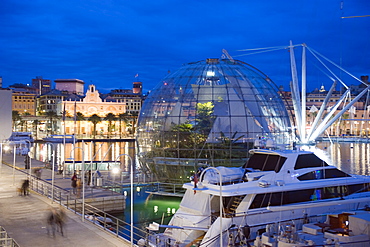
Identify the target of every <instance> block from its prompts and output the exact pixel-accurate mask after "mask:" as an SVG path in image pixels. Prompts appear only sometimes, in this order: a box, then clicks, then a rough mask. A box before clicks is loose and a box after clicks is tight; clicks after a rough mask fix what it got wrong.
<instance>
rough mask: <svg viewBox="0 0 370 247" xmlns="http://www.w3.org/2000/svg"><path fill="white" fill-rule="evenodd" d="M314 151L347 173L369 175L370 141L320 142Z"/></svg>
mask: <svg viewBox="0 0 370 247" xmlns="http://www.w3.org/2000/svg"><path fill="white" fill-rule="evenodd" d="M316 147H317V148H316V151H319V152H316V151H315V153H316V154H317V155H318V156H319V157H320V158H322V159H324V160H325V161H329V162H328V164H331V165H334V166H336V167H337V168H338V169H340V170H343V171H344V172H347V173H352V174H358V175H369V174H370V172H369V160H370V143H349V142H342V143H338V142H337V143H330V142H320V143H318V144H317V145H316Z"/></svg>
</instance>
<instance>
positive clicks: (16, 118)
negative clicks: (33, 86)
mask: <svg viewBox="0 0 370 247" xmlns="http://www.w3.org/2000/svg"><path fill="white" fill-rule="evenodd" d="M12 120H13V131H16V130H17V126H18V125H19V123H20V122H21V121H22V117H21V114H19V112H18V111H12Z"/></svg>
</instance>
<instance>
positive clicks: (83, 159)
mask: <svg viewBox="0 0 370 247" xmlns="http://www.w3.org/2000/svg"><path fill="white" fill-rule="evenodd" d="M83 144H84V143H83V141H82V146H84V145H83ZM77 148H78V149H81V152H82V163H81V164H82V222H84V221H85V151H84V149H83V148H81V147H74V148H72V150H71V153H72V151H74V150H75V149H77ZM73 154H74V153H73ZM73 157H74V155H73ZM73 160H74V159H73Z"/></svg>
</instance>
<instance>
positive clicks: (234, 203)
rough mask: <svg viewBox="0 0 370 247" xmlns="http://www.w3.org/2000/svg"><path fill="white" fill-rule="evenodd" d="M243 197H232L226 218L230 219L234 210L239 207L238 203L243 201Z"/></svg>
mask: <svg viewBox="0 0 370 247" xmlns="http://www.w3.org/2000/svg"><path fill="white" fill-rule="evenodd" d="M244 197H245V195H241V196H234V197H233V198H232V200H231V201H230V203H229V205H230V206H229V207H228V216H227V217H232V216H234V215H235V212H236V209H237V208H238V207H239V205H240V203H241V202H242V201H243V199H244Z"/></svg>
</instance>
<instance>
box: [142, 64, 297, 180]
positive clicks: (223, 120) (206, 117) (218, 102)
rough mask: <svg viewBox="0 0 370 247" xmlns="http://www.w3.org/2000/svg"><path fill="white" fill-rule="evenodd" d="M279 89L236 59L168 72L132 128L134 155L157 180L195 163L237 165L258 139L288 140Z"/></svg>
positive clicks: (180, 174) (182, 174) (184, 176)
mask: <svg viewBox="0 0 370 247" xmlns="http://www.w3.org/2000/svg"><path fill="white" fill-rule="evenodd" d="M278 91H279V89H278V87H277V86H276V85H275V84H274V83H273V82H272V81H271V80H270V79H269V78H268V77H267V76H266V75H265V74H264V73H262V72H261V71H259V70H258V69H256V68H254V67H253V66H251V65H249V64H247V63H244V62H242V61H238V60H228V59H207V60H202V61H198V62H193V63H188V64H186V65H184V66H182V67H181V68H180V69H179V70H177V71H176V72H173V73H170V74H168V75H167V76H166V77H165V78H164V79H163V80H162V81H161V82H160V83H159V84H158V85H157V86H156V87H155V88H154V89H153V90H152V92H151V93H150V94H149V96H148V97H147V99H146V100H145V102H144V104H143V107H142V110H141V112H140V116H139V120H138V128H137V144H138V159H139V162H140V164H141V165H142V168H143V169H144V171H147V172H150V173H152V174H154V175H156V178H157V179H158V180H159V181H168V182H179V183H182V182H184V181H186V180H187V181H188V178H189V177H190V176H191V175H192V174H193V173H194V172H195V171H196V170H197V169H198V167H200V166H205V165H211V166H241V165H243V164H244V163H245V161H246V159H247V157H248V150H249V149H250V148H252V147H253V143H254V141H255V139H256V138H257V137H259V138H262V139H263V138H266V137H267V138H271V139H273V140H274V141H275V143H276V144H286V143H288V142H289V141H290V137H291V136H290V131H291V128H290V120H289V115H288V112H287V110H286V107H285V105H284V103H283V101H282V98H281V96H280V94H279V93H278Z"/></svg>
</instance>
